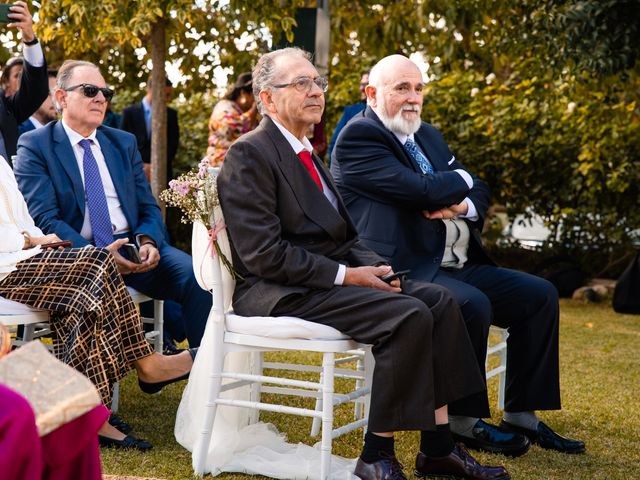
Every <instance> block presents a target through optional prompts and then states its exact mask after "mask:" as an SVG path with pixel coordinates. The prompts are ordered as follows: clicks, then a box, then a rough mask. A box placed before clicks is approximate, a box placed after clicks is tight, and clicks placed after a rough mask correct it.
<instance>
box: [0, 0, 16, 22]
mask: <svg viewBox="0 0 640 480" xmlns="http://www.w3.org/2000/svg"><path fill="white" fill-rule="evenodd" d="M11 6H13V3H0V23H11V22H13V18H9V14H10V13H11V10H9V7H11Z"/></svg>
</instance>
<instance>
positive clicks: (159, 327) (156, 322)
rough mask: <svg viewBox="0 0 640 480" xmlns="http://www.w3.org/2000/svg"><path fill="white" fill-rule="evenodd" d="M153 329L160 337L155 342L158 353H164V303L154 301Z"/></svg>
mask: <svg viewBox="0 0 640 480" xmlns="http://www.w3.org/2000/svg"><path fill="white" fill-rule="evenodd" d="M153 329H154V330H155V331H156V332H158V336H157V337H156V341H155V348H156V352H160V353H162V351H163V349H164V345H163V342H164V338H163V332H164V301H162V300H154V301H153Z"/></svg>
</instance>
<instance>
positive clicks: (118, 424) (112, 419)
mask: <svg viewBox="0 0 640 480" xmlns="http://www.w3.org/2000/svg"><path fill="white" fill-rule="evenodd" d="M109 424H110V425H111V426H112V427H115V428H117V429H118V430H119V431H121V432H122V433H124V434H125V435H126V434H127V433H129V432H130V431H131V430H133V427H132V426H131V425H129V424H128V423H127V422H125V421H124V420H123V419H121V418H120V417H119V416H118V415H116V414H115V413H112V414H111V415H110V416H109Z"/></svg>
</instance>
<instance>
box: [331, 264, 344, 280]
mask: <svg viewBox="0 0 640 480" xmlns="http://www.w3.org/2000/svg"><path fill="white" fill-rule="evenodd" d="M346 274H347V267H346V265H342V264H340V265H338V273H336V279H335V280H334V281H333V284H334V285H342V284H343V283H344V277H345V275H346Z"/></svg>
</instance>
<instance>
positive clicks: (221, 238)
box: [160, 157, 242, 303]
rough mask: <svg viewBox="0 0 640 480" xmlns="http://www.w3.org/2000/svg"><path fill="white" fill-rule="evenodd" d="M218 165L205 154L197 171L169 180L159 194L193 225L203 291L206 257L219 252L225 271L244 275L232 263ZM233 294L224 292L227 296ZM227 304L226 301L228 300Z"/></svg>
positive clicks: (196, 265)
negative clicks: (220, 193)
mask: <svg viewBox="0 0 640 480" xmlns="http://www.w3.org/2000/svg"><path fill="white" fill-rule="evenodd" d="M218 171H219V169H218V168H212V167H210V166H209V162H208V159H207V158H206V157H205V158H204V159H203V160H202V161H201V162H200V165H199V168H198V171H191V172H187V173H185V174H183V175H180V176H179V177H178V178H176V179H174V180H171V181H170V182H169V188H168V189H167V190H165V191H163V192H162V193H160V198H161V199H162V200H163V201H165V202H166V203H167V205H170V206H172V207H178V208H179V209H180V210H181V211H182V218H181V221H182V223H191V224H193V252H192V256H193V261H194V272H195V274H196V279H197V280H198V283H199V284H200V286H201V287H202V288H203V289H204V290H210V289H211V283H210V282H207V277H208V275H207V273H206V270H207V267H206V265H205V260H206V258H207V256H209V258H213V257H215V256H216V255H217V256H218V258H219V259H220V262H221V263H222V265H223V266H224V267H225V268H224V270H225V272H223V274H228V275H229V276H230V277H231V280H238V279H241V278H242V277H241V276H240V275H239V274H238V273H237V272H236V271H235V270H234V268H233V264H232V263H231V260H230V259H231V248H230V246H229V241H228V239H227V235H226V231H225V228H226V227H225V223H224V217H223V215H222V209H221V208H220V200H219V199H218V188H217V175H218ZM228 297H230V295H229V296H227V295H225V298H228ZM225 303H227V302H225Z"/></svg>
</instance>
